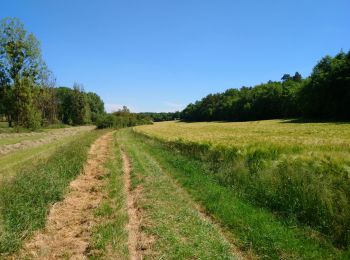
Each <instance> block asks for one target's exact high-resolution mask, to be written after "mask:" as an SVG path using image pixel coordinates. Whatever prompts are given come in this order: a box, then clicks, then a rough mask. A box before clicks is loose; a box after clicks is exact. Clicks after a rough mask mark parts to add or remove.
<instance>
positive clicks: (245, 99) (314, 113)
mask: <svg viewBox="0 0 350 260" xmlns="http://www.w3.org/2000/svg"><path fill="white" fill-rule="evenodd" d="M180 116H181V119H183V120H185V121H215V120H225V121H246V120H261V119H274V118H300V117H302V118H306V119H316V120H350V51H349V52H348V53H345V52H343V51H340V52H339V53H338V54H337V55H335V56H334V57H331V56H328V55H327V56H325V57H323V58H322V59H321V60H320V61H319V62H318V63H317V64H316V66H315V67H314V68H313V70H312V73H311V75H310V76H309V77H307V78H305V79H303V78H302V76H301V75H300V73H298V72H296V73H295V74H294V75H293V76H291V75H290V74H284V75H283V77H282V78H281V80H280V81H268V82H267V83H264V84H259V85H256V86H254V87H242V88H240V89H234V88H232V89H228V90H226V91H225V92H223V93H217V94H209V95H207V96H206V97H204V98H203V99H202V100H200V101H196V102H195V103H194V104H192V103H191V104H189V105H188V106H187V107H186V108H185V109H184V110H183V111H182V112H181V115H180Z"/></svg>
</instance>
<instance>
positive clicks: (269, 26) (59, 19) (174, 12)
mask: <svg viewBox="0 0 350 260" xmlns="http://www.w3.org/2000/svg"><path fill="white" fill-rule="evenodd" d="M349 10H350V1H349V0H332V1H329V0H327V1H326V0H293V1H289V0H279V1H278V0H274V1H273V0H265V1H259V0H255V1H252V0H245V1H243V0H235V1H234V0H211V1H206V0H128V1H126V0H124V1H118V0H115V1H112V0H111V1H107V0H98V1H97V0H85V1H82V0H51V1H50V0H45V1H44V0H41V1H39V0H31V1H29V0H22V1H21V0H0V17H1V18H3V17H7V16H11V17H18V18H20V19H21V20H22V22H23V23H24V24H25V27H26V29H27V30H28V31H30V32H33V33H34V34H35V35H36V37H37V38H38V39H39V40H40V41H41V45H42V52H43V57H44V59H45V61H46V62H47V64H48V66H49V68H50V69H51V70H52V71H53V72H54V74H55V76H56V78H57V83H58V84H59V85H64V86H72V85H73V83H74V82H79V83H82V84H83V85H84V86H85V89H86V90H87V91H93V92H96V93H98V94H99V95H100V96H101V97H102V98H103V100H104V101H105V103H106V107H107V109H109V110H110V109H113V108H117V107H118V106H120V105H127V106H129V107H130V108H131V109H132V110H134V111H136V112H139V111H175V110H178V109H182V108H184V106H185V105H187V104H188V103H190V102H194V101H195V100H197V99H200V98H202V97H203V96H205V95H207V94H209V93H215V92H220V91H224V90H225V89H227V88H239V87H241V86H243V85H246V86H250V85H255V84H258V83H261V82H266V81H268V80H270V79H271V80H279V79H280V78H281V76H282V75H283V74H284V73H291V74H292V73H294V72H295V71H299V72H300V73H301V74H302V75H303V76H307V75H309V74H310V72H311V70H312V67H313V66H314V65H315V63H316V62H317V61H318V60H319V59H320V58H321V57H322V56H324V55H326V54H330V55H334V54H336V53H337V52H338V51H339V50H340V49H343V50H344V51H348V50H349V49H350V15H349Z"/></svg>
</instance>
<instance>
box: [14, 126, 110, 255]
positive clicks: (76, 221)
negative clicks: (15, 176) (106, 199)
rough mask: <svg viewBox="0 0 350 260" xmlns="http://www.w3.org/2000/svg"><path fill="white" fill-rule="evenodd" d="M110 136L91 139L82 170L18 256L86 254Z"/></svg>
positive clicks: (100, 193) (98, 200) (108, 149)
mask: <svg viewBox="0 0 350 260" xmlns="http://www.w3.org/2000/svg"><path fill="white" fill-rule="evenodd" d="M112 138H113V134H112V133H111V132H109V133H107V134H105V135H103V136H102V137H100V138H99V139H97V140H96V141H95V143H93V145H92V146H91V148H90V151H89V157H88V160H87V162H86V164H85V166H84V170H83V173H82V174H80V175H79V176H78V177H77V178H76V179H75V180H74V181H72V182H71V184H70V186H69V192H68V193H67V195H66V197H65V199H64V200H63V201H61V202H58V203H56V204H54V205H53V207H52V208H51V210H50V213H49V216H48V220H47V224H46V227H45V229H44V230H42V231H40V232H38V233H36V234H35V235H34V237H33V238H32V239H31V240H30V241H28V242H27V243H26V244H25V245H24V247H23V250H22V252H21V257H24V258H26V257H27V258H34V259H60V258H65V259H87V258H88V252H89V244H90V238H91V231H92V227H93V226H94V223H95V220H94V209H95V208H96V207H98V205H99V203H100V201H101V199H102V196H103V195H102V194H103V193H102V192H101V187H102V186H103V178H102V177H103V175H104V173H105V169H104V164H105V162H106V161H107V159H108V156H109V154H110V148H111V147H110V144H111V140H112Z"/></svg>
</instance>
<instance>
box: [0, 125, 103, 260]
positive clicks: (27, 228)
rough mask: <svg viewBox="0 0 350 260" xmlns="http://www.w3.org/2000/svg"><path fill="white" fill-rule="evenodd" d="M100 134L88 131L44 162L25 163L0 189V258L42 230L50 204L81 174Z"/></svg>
mask: <svg viewBox="0 0 350 260" xmlns="http://www.w3.org/2000/svg"><path fill="white" fill-rule="evenodd" d="M102 133H103V132H102V131H92V132H89V133H86V134H83V135H80V136H79V137H75V140H74V141H72V142H70V143H68V144H66V145H64V146H62V147H60V148H59V149H58V150H57V151H56V152H55V153H53V154H52V155H51V156H50V158H49V159H48V160H44V161H43V162H42V163H38V164H36V165H35V166H33V165H31V164H30V163H28V167H27V168H22V169H21V171H20V172H18V173H16V175H15V176H13V178H10V179H8V180H4V182H2V183H1V186H0V255H3V256H5V255H6V254H8V253H11V252H14V251H16V250H17V249H18V248H19V247H20V246H21V242H22V241H23V240H24V239H26V238H27V237H28V236H30V235H31V233H32V232H33V231H34V230H37V229H40V228H43V227H44V225H45V220H46V216H47V214H48V210H49V207H50V205H51V204H53V203H55V202H56V201H59V200H61V199H62V198H63V196H64V193H65V191H66V187H67V186H68V184H69V183H70V181H72V180H73V179H74V178H75V177H76V176H77V175H78V174H79V173H80V172H81V170H82V167H83V164H84V162H85V161H86V158H87V154H88V150H89V147H90V145H91V143H92V142H93V141H94V140H96V138H97V137H99V136H100V135H101V134H102Z"/></svg>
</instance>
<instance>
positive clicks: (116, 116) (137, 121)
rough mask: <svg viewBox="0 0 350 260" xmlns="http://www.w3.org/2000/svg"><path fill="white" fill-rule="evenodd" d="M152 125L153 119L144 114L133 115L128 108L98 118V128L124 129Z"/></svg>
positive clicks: (124, 107)
mask: <svg viewBox="0 0 350 260" xmlns="http://www.w3.org/2000/svg"><path fill="white" fill-rule="evenodd" d="M146 124H152V119H151V118H150V117H149V116H147V115H143V114H142V113H132V112H131V111H130V110H129V109H128V108H127V107H126V106H123V108H122V109H119V110H118V111H115V112H112V113H109V114H103V115H101V116H100V117H98V118H97V121H96V126H97V128H100V129H102V128H117V129H118V128H124V127H130V126H136V125H146Z"/></svg>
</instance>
